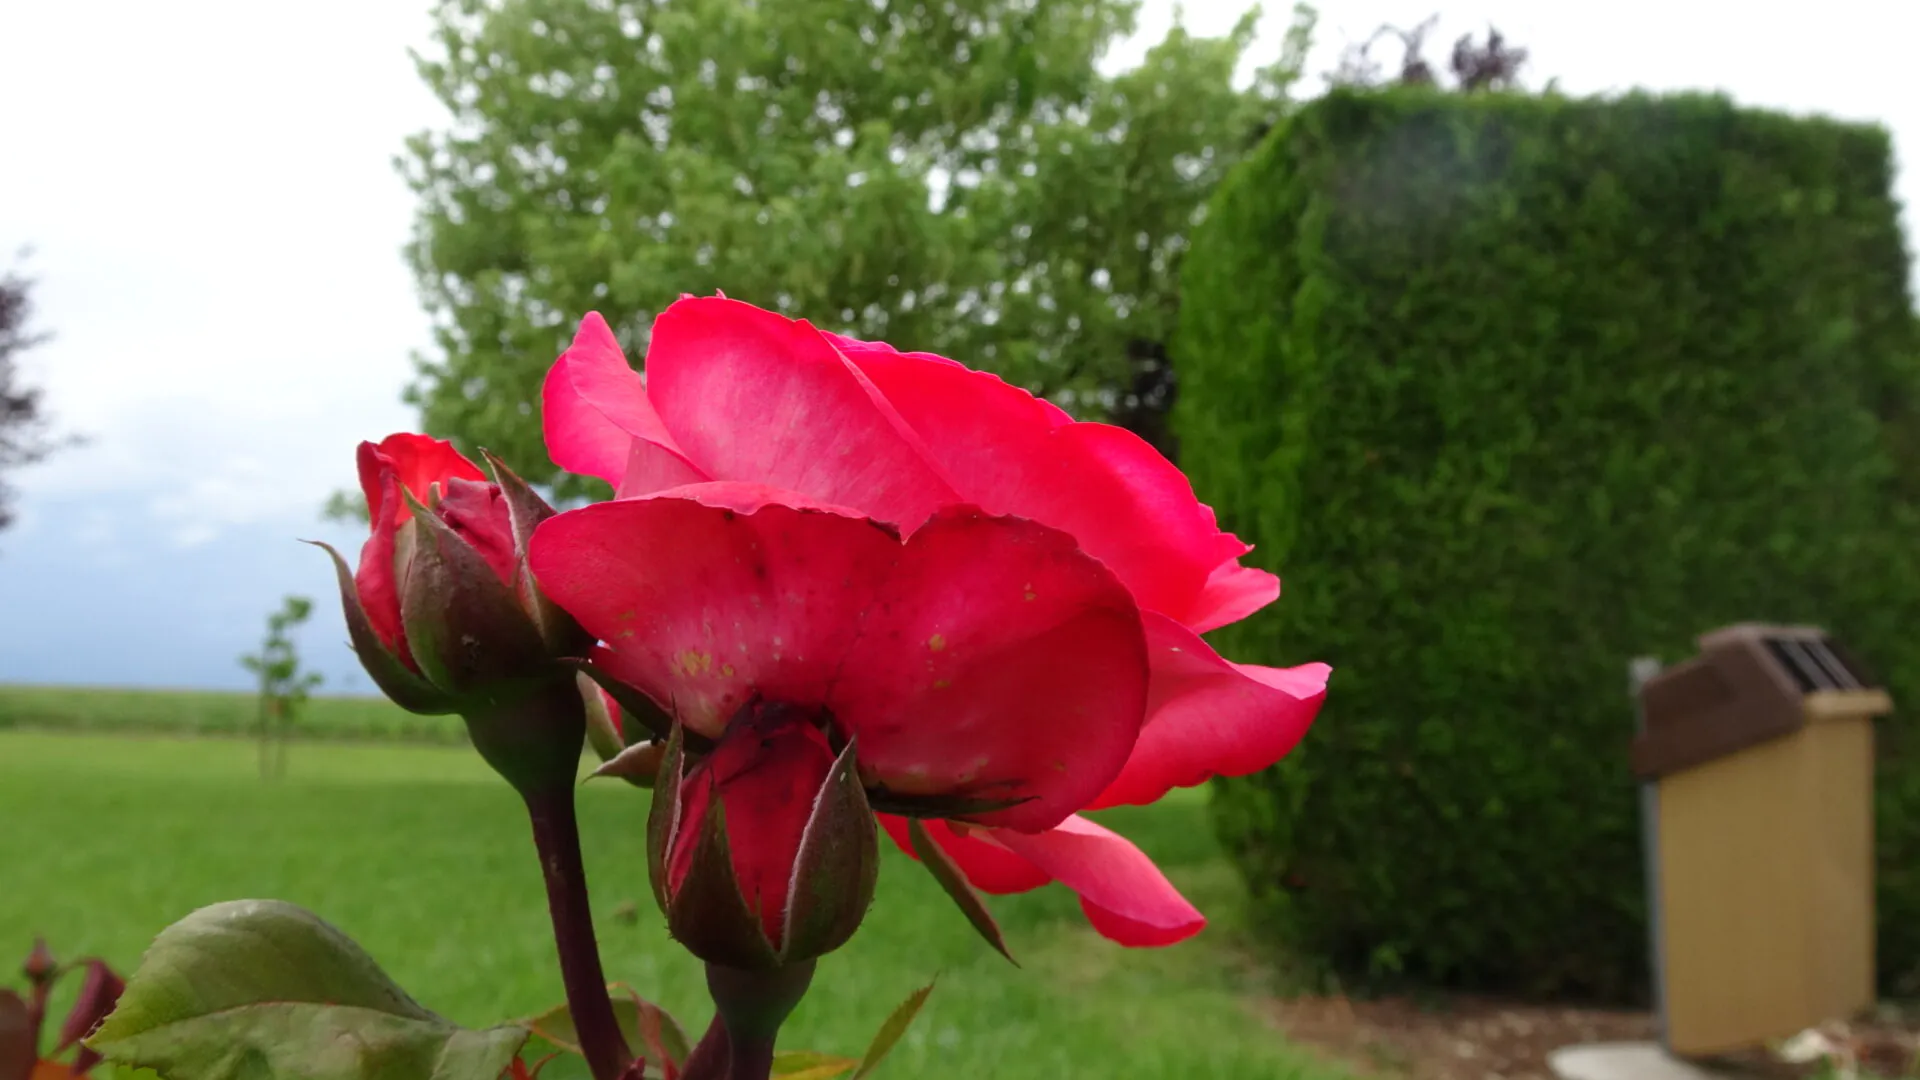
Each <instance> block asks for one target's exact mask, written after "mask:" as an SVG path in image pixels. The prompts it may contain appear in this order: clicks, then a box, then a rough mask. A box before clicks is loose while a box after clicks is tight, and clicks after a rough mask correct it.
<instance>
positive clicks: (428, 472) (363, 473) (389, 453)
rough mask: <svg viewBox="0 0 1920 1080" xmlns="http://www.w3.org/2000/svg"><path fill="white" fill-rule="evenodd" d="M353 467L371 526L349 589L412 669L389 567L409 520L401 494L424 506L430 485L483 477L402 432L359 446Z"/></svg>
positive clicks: (442, 446)
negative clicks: (396, 537)
mask: <svg viewBox="0 0 1920 1080" xmlns="http://www.w3.org/2000/svg"><path fill="white" fill-rule="evenodd" d="M357 464H358V466H359V470H360V491H361V493H362V494H364V495H365V496H366V499H367V517H368V519H369V522H370V524H371V526H372V528H371V530H370V531H369V532H368V534H367V542H366V543H365V544H364V545H362V546H361V548H360V565H359V566H358V567H357V568H356V569H355V570H354V574H353V583H354V589H355V590H356V591H357V592H359V594H360V605H361V607H363V608H364V609H365V610H366V613H367V622H368V623H369V624H370V625H371V626H372V627H373V632H374V633H375V634H377V635H379V637H380V640H381V642H382V643H384V644H385V645H386V646H387V648H388V650H389V651H391V652H392V653H393V654H394V655H395V656H398V657H399V658H400V661H401V662H402V663H404V664H406V665H407V666H408V667H409V668H412V667H413V666H414V664H413V654H412V652H411V650H409V649H408V648H407V641H406V634H405V632H404V631H403V630H402V629H401V626H400V585H399V582H398V581H397V580H396V578H395V568H394V534H395V533H396V532H397V531H399V528H400V526H401V525H403V524H405V523H406V522H407V520H408V519H409V518H411V517H413V510H412V508H411V507H410V506H409V505H408V503H407V500H406V497H405V496H404V495H402V494H401V491H402V489H404V490H406V491H409V492H411V493H412V494H413V497H414V498H415V499H416V500H418V501H419V502H421V503H426V502H427V501H428V499H429V493H428V489H429V488H431V487H433V486H434V485H435V484H438V485H439V486H440V490H441V493H442V494H443V495H444V494H446V493H447V492H448V490H449V488H450V486H451V482H452V481H454V480H471V481H484V480H485V479H486V475H485V474H484V473H482V472H481V471H480V467H479V466H477V465H475V464H474V463H473V462H471V461H468V460H467V459H466V458H465V457H463V456H461V454H460V451H458V450H455V449H454V448H453V444H452V443H449V442H447V441H446V440H444V439H433V438H428V437H427V436H425V435H414V434H411V433H405V432H403V433H401V434H398V435H389V436H387V437H386V438H385V439H382V440H381V441H380V442H379V443H378V444H375V443H370V442H363V443H361V444H360V450H359V453H358V455H357Z"/></svg>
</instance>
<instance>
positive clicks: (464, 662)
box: [319, 434, 589, 791]
mask: <svg viewBox="0 0 1920 1080" xmlns="http://www.w3.org/2000/svg"><path fill="white" fill-rule="evenodd" d="M489 461H490V463H491V464H492V466H493V470H494V475H495V476H496V478H497V481H498V482H489V481H488V480H487V478H486V476H485V475H484V474H483V473H482V472H481V471H480V469H479V467H478V466H476V465H474V464H473V462H471V461H468V460H467V459H466V458H465V457H463V456H461V454H460V453H459V451H457V450H455V449H454V448H453V447H452V445H450V444H449V443H447V442H445V441H444V440H440V439H430V438H427V437H426V436H424V435H411V434H400V435H392V436H389V437H387V438H386V439H385V440H383V441H382V442H380V443H379V444H377V445H376V444H374V443H361V444H360V454H359V466H360V485H361V488H362V490H363V491H364V492H365V493H366V498H367V509H368V513H369V517H370V519H371V522H370V523H371V526H372V531H371V534H370V535H369V536H368V538H367V542H366V545H365V546H364V547H363V548H362V549H361V552H360V566H359V569H358V570H356V571H349V570H348V569H347V564H346V560H344V559H342V558H341V557H340V555H339V553H338V552H335V551H334V550H333V549H332V548H330V547H326V545H324V544H323V545H319V546H321V547H326V550H327V552H328V554H330V555H332V556H333V560H334V564H335V568H336V569H337V570H338V572H339V576H340V590H341V598H342V601H343V603H344V605H345V607H346V615H347V630H348V634H349V636H350V638H351V640H352V643H353V650H354V652H355V653H356V654H357V655H358V656H359V658H360V662H361V664H362V666H364V667H365V668H366V670H367V674H368V675H369V676H371V677H372V679H373V681H374V682H375V684H377V685H378V686H379V687H380V689H381V690H382V691H384V692H385V693H386V695H387V696H388V697H389V698H392V699H393V701H394V702H395V703H397V704H398V705H400V706H401V707H402V708H404V709H407V710H409V711H411V712H415V713H421V714H425V715H439V714H445V713H459V714H460V715H461V717H462V718H464V719H465V720H466V721H467V727H468V731H469V733H470V734H471V735H472V737H473V742H474V745H475V747H476V748H477V749H479V751H480V753H481V755H482V756H483V757H485V758H486V759H487V761H488V763H489V764H491V765H493V767H494V768H495V769H496V770H498V771H499V772H500V773H501V774H502V775H504V776H506V778H507V779H508V780H509V781H512V782H513V783H514V785H515V786H516V787H519V788H521V789H522V790H523V791H524V790H526V789H527V788H528V786H529V785H531V786H534V787H550V786H553V785H555V784H559V783H567V782H571V779H572V777H573V772H574V769H575V767H576V764H577V762H578V757H579V752H580V745H581V740H582V737H583V733H584V730H585V714H584V708H585V706H584V703H583V702H582V701H581V700H580V691H579V687H578V686H577V685H576V681H575V680H576V676H575V675H574V673H573V672H572V671H570V670H568V669H566V668H565V667H563V666H561V665H560V664H559V663H557V660H558V659H560V658H562V657H566V656H572V655H579V654H580V653H581V652H583V651H584V650H585V648H586V647H587V645H588V644H589V640H588V638H587V637H586V635H585V634H584V633H583V632H582V631H581V630H580V628H579V625H578V624H576V623H575V622H574V621H573V619H572V618H571V617H569V616H568V615H567V614H566V613H564V612H562V611H561V610H560V609H559V608H557V607H555V606H554V605H553V604H552V603H550V602H549V601H548V600H547V598H546V597H545V596H544V595H543V594H542V593H541V592H540V590H539V589H538V588H536V587H535V585H534V583H533V577H532V575H531V574H530V573H529V572H528V570H527V562H526V543H527V538H528V537H530V536H531V535H532V533H533V528H534V526H536V525H538V524H539V523H540V522H541V521H543V520H545V519H547V518H549V517H552V516H553V513H554V511H553V508H552V507H551V506H549V505H547V503H546V501H545V500H543V499H541V498H540V496H539V495H537V494H536V493H535V492H534V491H533V489H531V488H530V487H528V486H527V485H526V483H525V482H524V481H522V480H521V479H520V478H519V477H518V476H515V475H514V474H513V473H512V472H511V471H509V470H508V469H507V468H506V467H505V466H504V465H502V464H501V463H500V462H498V461H497V460H492V459H489Z"/></svg>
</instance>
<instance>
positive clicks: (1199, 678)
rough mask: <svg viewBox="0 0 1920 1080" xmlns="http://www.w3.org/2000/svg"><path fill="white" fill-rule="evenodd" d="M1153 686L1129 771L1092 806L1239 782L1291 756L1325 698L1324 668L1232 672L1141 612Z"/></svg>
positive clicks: (1241, 667)
mask: <svg viewBox="0 0 1920 1080" xmlns="http://www.w3.org/2000/svg"><path fill="white" fill-rule="evenodd" d="M1142 620H1143V622H1144V623H1145V626H1146V631H1147V650H1148V657H1149V660H1150V663H1151V666H1152V671H1153V683H1152V687H1151V690H1150V692H1149V698H1148V705H1147V724H1146V727H1144V728H1142V729H1141V732H1140V741H1139V742H1138V743H1137V744H1135V746H1134V748H1133V754H1132V756H1130V757H1129V758H1128V759H1127V764H1126V768H1124V769H1122V770H1121V772H1120V775H1119V777H1118V778H1117V779H1115V780H1114V782H1113V783H1112V784H1111V785H1109V786H1108V787H1107V790H1106V791H1104V792H1102V793H1101V795H1100V797H1099V798H1098V799H1096V800H1094V802H1093V803H1092V804H1091V806H1090V807H1089V808H1090V809H1095V810H1097V809H1101V808H1103V807H1108V806H1120V805H1144V804H1147V803H1151V802H1155V801H1157V800H1159V798H1160V797H1161V796H1162V795H1165V794H1166V793H1167V792H1168V791H1169V790H1171V789H1173V788H1177V787H1192V786H1194V785H1196V784H1200V783H1204V782H1206V781H1207V780H1208V779H1209V778H1211V777H1214V776H1245V775H1246V774H1248V773H1251V772H1258V771H1259V770H1261V769H1264V768H1266V767H1267V766H1269V765H1272V764H1273V763H1274V762H1276V761H1279V760H1280V759H1281V758H1283V757H1285V756H1286V755H1287V752H1288V751H1290V750H1292V749H1293V748H1294V745H1295V744H1297V743H1298V742H1299V741H1300V737H1301V736H1302V735H1304V734H1306V731H1307V727H1308V726H1309V725H1311V724H1312V723H1313V718H1314V715H1315V714H1316V713H1318V712H1319V711H1320V703H1321V702H1322V701H1323V700H1325V699H1326V696H1327V676H1328V674H1329V673H1330V672H1331V671H1332V669H1331V668H1329V667H1328V666H1327V665H1325V664H1302V665H1300V666H1299V667H1294V668H1270V667H1260V666H1257V665H1254V664H1235V663H1232V662H1231V661H1228V660H1225V659H1222V658H1221V656H1220V654H1219V653H1216V652H1214V651H1213V648H1212V647H1211V646H1209V645H1208V644H1207V643H1206V642H1205V641H1203V640H1201V639H1200V636H1199V635H1197V634H1195V633H1194V632H1193V631H1191V630H1188V629H1187V628H1186V627H1184V626H1181V625H1180V624H1179V623H1176V622H1174V621H1173V620H1172V619H1169V618H1167V617H1166V616H1164V615H1161V614H1158V613H1156V612H1145V613H1143V616H1142Z"/></svg>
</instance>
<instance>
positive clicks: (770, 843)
mask: <svg viewBox="0 0 1920 1080" xmlns="http://www.w3.org/2000/svg"><path fill="white" fill-rule="evenodd" d="M833 759H834V753H833V750H832V749H831V748H829V747H828V746H827V739H826V736H825V735H824V734H822V733H821V731H820V730H819V729H818V728H816V727H814V726H813V725H812V724H810V723H807V722H805V721H804V719H795V718H794V716H793V714H791V713H790V712H788V711H786V710H781V709H769V710H763V711H762V712H761V713H760V714H758V715H757V716H750V717H749V718H748V719H747V720H746V721H745V722H744V725H743V726H742V727H740V728H737V729H734V730H729V731H728V733H727V735H726V737H725V738H722V739H721V740H720V741H719V743H718V744H716V745H715V746H714V748H713V753H712V754H709V755H708V756H707V757H706V759H705V760H704V761H702V762H701V763H700V764H699V765H697V766H695V767H694V769H693V771H692V772H691V773H689V774H688V775H687V778H686V781H685V785H684V786H683V788H682V792H683V794H682V796H681V798H682V800H683V801H682V804H681V814H680V831H679V836H678V837H677V839H676V840H675V842H674V846H673V865H672V868H671V870H670V874H669V881H670V882H671V884H670V886H669V888H670V889H673V890H678V888H679V886H680V882H682V881H684V880H685V879H686V876H687V871H688V869H689V868H691V866H692V864H693V852H694V850H695V848H696V847H697V846H698V844H697V841H698V839H699V836H700V830H701V829H702V828H703V827H705V823H706V816H707V814H708V813H709V805H710V803H711V801H712V796H713V793H714V792H715V791H718V793H719V795H720V801H721V803H722V804H723V805H725V807H726V813H727V848H728V852H729V854H730V855H731V857H732V861H733V873H734V879H735V881H737V882H738V883H739V885H740V895H741V896H742V897H744V898H745V899H746V901H747V908H748V910H750V911H754V912H757V913H758V914H759V916H760V920H761V926H762V928H763V929H764V930H765V931H766V934H767V940H768V941H769V942H771V943H773V946H774V947H775V948H779V947H781V945H782V944H783V942H782V941H781V938H782V936H783V935H784V934H785V932H786V918H787V894H788V891H789V884H790V882H791V881H792V878H793V869H794V862H795V860H796V858H797V857H798V855H799V852H800V841H801V838H802V837H803V836H804V835H805V834H806V831H807V820H808V818H809V817H810V816H811V815H812V812H813V804H814V799H815V797H816V796H817V795H818V794H819V791H820V785H821V784H822V783H823V782H824V781H825V780H826V778H827V773H828V772H829V771H831V770H832V768H833Z"/></svg>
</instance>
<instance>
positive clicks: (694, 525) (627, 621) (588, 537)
mask: <svg viewBox="0 0 1920 1080" xmlns="http://www.w3.org/2000/svg"><path fill="white" fill-rule="evenodd" d="M776 499H778V500H781V501H778V502H776V501H774V500H776ZM794 503H800V504H802V505H800V506H797V507H796V506H795V505H791V504H794ZM899 556H900V543H899V541H898V540H897V539H896V538H895V537H894V536H893V535H891V534H890V533H888V532H887V531H886V530H885V529H883V528H881V527H879V526H876V525H874V524H873V523H872V522H870V521H868V520H866V519H864V518H861V517H858V516H854V515H853V514H851V512H847V511H836V510H833V509H830V508H824V507H820V506H817V505H805V501H804V500H802V499H801V498H800V497H799V496H797V495H793V494H791V493H786V492H777V491H774V490H773V489H769V488H764V487H760V486H757V485H750V484H721V483H714V484H696V485H692V486H689V487H684V488H675V489H672V490H670V491H667V492H662V493H660V494H657V495H651V496H646V497H643V498H638V499H623V500H619V501H616V502H608V503H600V504H598V505H596V506H588V507H584V508H582V509H579V510H572V511H568V512H567V513H564V514H560V515H558V516H556V517H553V518H550V519H548V520H547V521H544V522H542V523H541V525H540V527H539V528H538V529H537V530H535V532H534V538H533V543H532V544H531V545H530V550H529V560H530V563H531V565H532V567H533V573H534V577H535V579H536V580H538V581H539V583H540V587H541V589H542V590H543V591H545V593H546V594H547V596H548V597H549V598H551V599H552V600H553V601H554V602H555V603H557V604H559V605H560V606H561V607H562V608H564V609H566V611H567V612H568V613H569V614H571V615H572V616H573V617H574V619H575V620H577V621H578V622H579V623H580V625H581V626H582V627H584V628H585V629H586V630H587V632H588V633H590V634H592V635H594V636H595V637H597V638H599V639H600V640H601V641H603V642H605V645H604V646H602V647H601V648H598V649H596V650H595V652H594V661H595V662H596V663H597V664H599V665H601V666H602V667H604V668H605V669H606V671H607V672H608V673H610V674H612V675H613V676H614V677H615V678H618V679H620V680H621V681H623V682H626V683H628V684H629V685H632V686H635V687H638V688H639V689H641V690H643V691H645V692H646V693H648V694H649V695H651V696H652V697H653V698H654V700H655V701H657V702H659V703H661V705H662V706H663V707H666V708H669V709H670V710H672V711H673V712H674V713H675V714H676V715H677V716H678V718H679V719H680V721H681V722H682V723H684V724H686V725H687V727H688V728H690V729H692V730H694V731H697V732H699V733H700V734H702V735H706V736H708V737H716V736H718V735H719V734H720V732H721V730H722V729H723V728H724V727H725V725H726V722H727V720H728V719H729V718H730V717H732V716H733V715H734V714H735V713H736V712H738V711H739V710H740V708H741V706H743V705H745V704H746V703H747V702H748V701H749V700H751V699H752V698H753V696H754V695H755V694H756V693H758V694H760V695H762V696H764V697H766V698H768V699H770V700H775V701H783V702H787V703H789V704H820V703H822V702H824V701H825V699H826V696H827V690H828V684H829V682H830V681H831V680H832V678H833V677H834V675H835V674H836V673H837V672H838V671H839V669H840V663H841V661H842V659H843V657H844V656H845V654H846V648H847V644H848V642H850V641H851V640H852V637H853V634H854V631H855V629H856V628H857V626H858V624H859V621H860V618H861V615H862V614H863V613H864V612H865V611H866V609H867V608H869V607H870V606H871V605H872V603H873V597H874V596H875V594H876V592H877V591H878V589H879V588H880V586H881V585H882V583H883V582H884V581H885V579H886V577H887V575H888V574H889V573H890V572H891V571H892V567H893V564H894V562H895V560H897V559H898V558H899Z"/></svg>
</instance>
